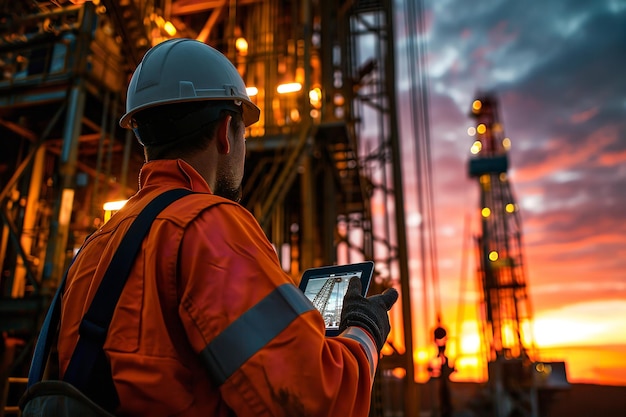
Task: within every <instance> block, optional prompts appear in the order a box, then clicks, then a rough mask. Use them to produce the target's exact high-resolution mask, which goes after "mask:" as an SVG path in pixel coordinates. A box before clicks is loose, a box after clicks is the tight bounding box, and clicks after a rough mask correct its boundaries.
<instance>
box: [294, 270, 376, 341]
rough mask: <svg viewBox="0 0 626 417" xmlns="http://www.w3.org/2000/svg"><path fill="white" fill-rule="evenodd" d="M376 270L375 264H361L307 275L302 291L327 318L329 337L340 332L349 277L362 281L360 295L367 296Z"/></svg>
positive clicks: (301, 284)
mask: <svg viewBox="0 0 626 417" xmlns="http://www.w3.org/2000/svg"><path fill="white" fill-rule="evenodd" d="M373 267H374V263H373V262H362V263H358V264H349V265H340V266H326V267H320V268H311V269H308V270H306V271H305V272H304V275H303V276H302V281H301V282H300V289H301V290H302V292H304V295H305V296H306V297H307V298H308V299H309V300H311V302H312V303H313V305H314V306H315V308H317V310H318V311H319V312H320V314H321V315H322V317H323V318H324V323H325V325H326V334H327V335H329V336H335V335H337V334H338V333H339V322H340V320H341V309H342V307H343V297H344V296H345V294H346V291H347V290H348V283H349V282H350V278H352V277H357V278H359V279H360V280H361V289H362V294H361V295H363V296H365V294H367V289H368V288H369V284H370V281H371V278H372V271H373Z"/></svg>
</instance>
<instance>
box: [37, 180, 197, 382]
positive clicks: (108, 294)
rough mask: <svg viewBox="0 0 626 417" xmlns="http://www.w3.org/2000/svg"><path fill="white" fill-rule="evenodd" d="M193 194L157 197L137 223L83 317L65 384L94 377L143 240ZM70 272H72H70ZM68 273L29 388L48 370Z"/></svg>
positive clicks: (43, 335) (42, 339) (46, 327)
mask: <svg viewBox="0 0 626 417" xmlns="http://www.w3.org/2000/svg"><path fill="white" fill-rule="evenodd" d="M191 193H192V191H191V190H186V189H174V190H169V191H166V192H164V193H163V194H161V195H159V196H158V197H156V198H155V199H154V200H152V201H151V202H150V203H148V205H147V206H146V207H145V208H144V209H143V210H142V211H141V213H139V215H138V216H137V218H136V219H135V220H134V221H133V224H132V225H131V226H130V228H129V229H128V231H127V232H126V234H125V235H124V238H123V239H122V242H121V243H120V246H119V247H118V249H117V251H116V252H115V254H114V255H113V258H112V260H111V263H110V264H109V267H108V269H107V271H106V272H105V274H104V277H103V279H102V283H101V284H100V286H99V287H98V290H97V292H96V295H95V298H94V300H93V301H92V303H91V305H90V306H89V309H88V310H87V313H86V314H85V316H84V317H83V320H82V322H81V325H80V328H79V334H80V337H79V340H78V344H77V346H76V349H75V350H74V353H73V355H72V358H71V360H70V363H69V365H68V368H67V371H66V374H65V378H64V380H65V381H67V382H69V383H71V384H72V385H74V386H75V387H76V388H78V389H81V390H82V388H83V387H85V386H86V385H87V382H88V381H89V379H90V378H92V377H93V375H92V370H93V368H94V366H95V365H96V358H98V356H99V354H100V352H101V351H102V346H103V344H104V340H105V339H106V334H107V331H108V328H109V323H110V321H111V318H112V317H113V312H114V311H115V306H116V304H117V300H118V299H119V297H120V294H121V292H122V290H123V288H124V285H125V283H126V279H127V278H128V274H129V273H130V269H131V268H132V266H133V263H134V261H135V257H136V255H137V253H138V251H139V248H140V246H141V242H142V241H143V238H144V237H145V235H146V234H147V233H148V230H149V229H150V226H151V224H152V222H153V220H154V219H155V218H156V216H157V215H158V214H159V213H160V212H161V211H162V210H163V209H164V208H165V207H167V206H168V205H169V204H171V203H172V202H174V201H176V200H177V199H179V198H181V197H183V196H185V195H188V194H191ZM68 269H69V268H68ZM66 278H67V271H66V273H65V276H64V277H63V280H62V281H61V283H60V285H59V288H58V290H57V292H56V294H55V295H54V298H53V299H52V303H51V305H50V308H49V310H48V313H47V315H46V318H45V320H44V323H43V325H42V328H41V332H40V334H39V339H38V341H37V345H36V346H35V352H34V355H33V360H32V363H31V368H30V372H29V374H28V386H29V387H30V386H32V385H33V384H35V383H36V382H39V381H41V379H42V377H43V372H44V368H45V365H46V362H47V360H48V355H49V354H50V348H51V345H52V340H53V339H54V336H55V334H56V331H57V328H58V324H59V319H60V313H61V300H60V299H61V294H62V292H63V288H64V287H65V281H66Z"/></svg>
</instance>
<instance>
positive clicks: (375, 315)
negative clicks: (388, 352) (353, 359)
mask: <svg viewBox="0 0 626 417" xmlns="http://www.w3.org/2000/svg"><path fill="white" fill-rule="evenodd" d="M397 299H398V291H396V289H395V288H388V289H387V290H385V291H384V292H383V293H382V294H379V295H373V296H371V297H368V298H365V297H363V296H362V295H361V280H360V279H358V278H357V277H352V278H351V279H350V283H349V284H348V291H346V295H345V296H344V297H343V309H342V311H341V322H340V323H339V332H340V333H341V332H343V331H344V330H345V329H347V328H348V327H350V326H357V327H361V328H363V329H365V330H366V331H367V332H368V333H369V334H370V335H372V338H373V339H374V341H375V342H376V347H378V351H379V352H380V350H381V349H382V348H383V345H384V344H385V340H387V336H388V335H389V331H390V330H391V326H390V324H389V317H388V316H387V311H389V309H390V308H391V306H392V305H394V303H395V302H396V300H397Z"/></svg>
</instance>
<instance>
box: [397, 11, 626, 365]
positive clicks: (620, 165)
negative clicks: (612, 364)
mask: <svg viewBox="0 0 626 417" xmlns="http://www.w3.org/2000/svg"><path fill="white" fill-rule="evenodd" d="M427 9H428V27H427V31H426V34H425V35H426V37H427V40H428V48H427V49H428V54H427V61H428V69H429V77H430V78H429V80H430V83H429V87H430V101H429V112H430V129H431V132H430V135H431V141H432V156H433V167H434V172H433V178H434V181H435V183H434V194H435V195H434V199H435V202H436V204H435V206H436V216H437V218H436V221H437V227H438V230H439V233H438V237H437V238H438V245H439V247H438V253H439V258H440V265H439V268H440V277H441V278H440V281H441V286H442V288H445V291H442V296H443V297H444V301H445V303H447V304H446V308H448V309H451V307H450V306H453V305H454V304H455V303H457V302H458V294H456V293H454V294H453V293H452V292H455V291H458V289H459V288H460V284H459V279H460V277H461V276H462V275H463V273H462V272H461V264H462V263H463V262H465V263H466V264H467V277H466V278H465V279H467V280H469V281H470V282H469V283H465V285H466V289H467V292H468V293H467V294H466V296H467V297H465V299H466V300H467V301H468V302H471V301H472V300H474V301H475V300H476V299H477V298H478V297H477V294H476V293H475V282H474V281H475V279H476V278H475V270H476V266H475V261H476V259H475V258H476V256H477V255H476V253H475V248H474V246H473V242H472V235H475V234H476V233H479V232H480V230H479V225H478V217H477V216H478V214H477V213H478V204H479V199H478V184H477V183H476V181H475V180H474V179H470V178H468V176H467V161H468V159H469V156H470V153H469V147H470V145H471V142H472V139H471V138H470V137H468V135H467V128H468V127H469V126H470V125H471V123H472V120H471V119H470V117H469V116H468V113H469V108H470V105H471V103H472V101H473V99H474V98H475V95H476V93H477V92H478V91H491V92H494V93H495V94H496V97H497V98H498V99H499V102H500V108H499V110H500V116H501V122H502V123H503V126H504V131H505V133H506V136H508V137H510V138H511V140H512V148H511V150H510V152H509V166H510V170H509V179H510V184H511V187H512V191H513V194H514V196H515V197H516V199H517V202H518V206H519V207H520V213H519V214H520V216H521V221H522V231H523V251H524V263H525V264H524V268H525V271H526V275H527V284H528V291H529V294H530V296H531V299H532V302H533V306H534V310H535V315H536V317H538V318H541V319H542V320H543V319H551V320H557V319H559V320H563V319H568V320H569V319H570V318H571V319H572V320H580V323H581V325H582V326H583V327H584V328H585V329H588V330H589V332H593V331H595V330H596V329H599V328H600V327H601V326H600V327H599V325H597V324H594V323H595V322H594V321H593V320H597V321H598V322H601V321H602V320H604V315H606V314H607V312H609V311H614V312H615V314H614V315H613V316H612V317H624V314H625V313H626V310H625V306H626V301H625V300H626V288H625V286H626V284H625V283H626V77H624V75H623V69H624V68H626V54H625V53H624V51H626V3H624V2H623V1H619V0H598V1H594V2H589V1H586V0H568V1H565V0H557V1H550V2H543V3H542V4H541V5H540V6H536V7H534V6H529V5H528V4H527V3H523V2H510V1H505V0H485V1H481V2H465V1H462V0H438V1H431V2H428V5H427ZM403 46H404V43H402V41H400V43H399V47H400V48H402V47H403ZM400 55H402V54H401V53H400ZM399 78H400V83H401V85H402V86H403V87H402V89H401V91H400V92H399V99H400V100H406V99H407V94H408V91H409V87H408V82H406V80H405V79H404V78H403V75H402V72H401V73H400V75H399ZM403 110H404V111H406V109H403V108H402V107H401V106H400V111H403ZM410 117H411V115H409V114H406V113H402V115H401V121H402V122H403V123H406V120H407V119H408V118H410ZM407 126H408V125H407ZM405 129H406V128H405ZM407 183H409V184H415V182H414V180H408V181H407ZM413 198H414V197H413ZM407 199H408V198H407ZM413 204H414V203H413ZM467 216H470V220H469V228H468V225H467V223H468V220H467V219H466V217H467ZM468 229H469V230H468ZM462 251H465V252H462ZM611 309H613V310H611ZM611 314H612V313H611ZM612 317H611V318H609V319H608V322H610V326H609V327H610V328H612V329H614V331H620V332H622V333H621V334H626V329H624V327H623V326H622V327H619V323H616V322H615V320H614V319H613V318H612ZM592 318H593V319H592ZM544 323H545V322H544ZM572 325H573V326H575V323H574V324H572ZM594 326H595V327H594ZM602 326H603V325H602ZM611 326H613V327H611ZM616 326H617V327H616ZM615 329H617V330H615ZM609 334H610V330H609V328H606V329H604V328H603V330H602V332H601V334H600V335H599V334H595V333H594V336H593V337H600V336H602V335H609ZM589 335H591V333H589ZM589 337H592V336H589ZM602 337H604V336H602ZM607 337H608V336H607ZM619 340H620V341H621V342H620V343H623V340H622V339H619ZM570 342H571V343H574V342H575V341H573V340H571V341H570ZM623 365H624V364H623V363H622V367H623ZM587 371H589V370H585V371H584V372H587ZM581 372H582V371H581ZM589 372H592V371H589ZM593 372H595V371H593ZM598 375H599V374H598Z"/></svg>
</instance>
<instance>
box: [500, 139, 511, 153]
mask: <svg viewBox="0 0 626 417" xmlns="http://www.w3.org/2000/svg"><path fill="white" fill-rule="evenodd" d="M502 146H503V147H504V149H506V150H507V151H508V150H509V149H511V139H509V138H504V139H502Z"/></svg>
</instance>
